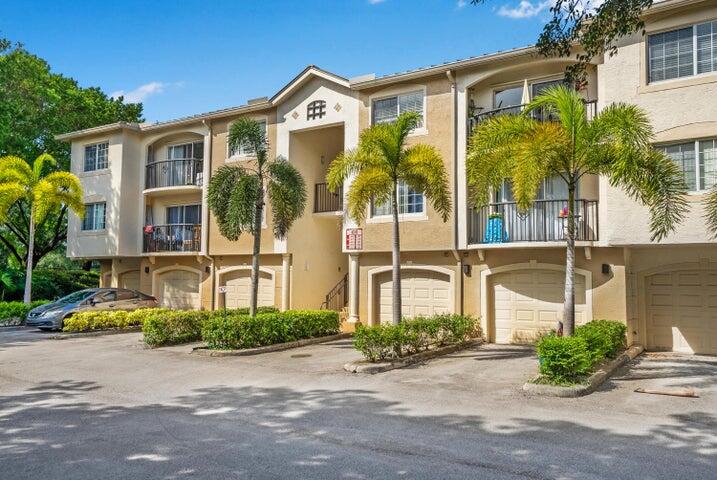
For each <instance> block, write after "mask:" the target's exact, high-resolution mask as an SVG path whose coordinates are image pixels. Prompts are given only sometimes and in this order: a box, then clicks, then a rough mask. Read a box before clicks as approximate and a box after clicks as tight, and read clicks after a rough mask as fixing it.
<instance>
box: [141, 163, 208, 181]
mask: <svg viewBox="0 0 717 480" xmlns="http://www.w3.org/2000/svg"><path fill="white" fill-rule="evenodd" d="M203 166H204V161H203V160H198V159H196V158H186V159H181V160H161V161H159V162H152V163H150V164H147V170H146V173H147V175H146V179H145V188H161V187H181V186H185V185H196V186H198V187H200V186H201V185H202V169H203Z"/></svg>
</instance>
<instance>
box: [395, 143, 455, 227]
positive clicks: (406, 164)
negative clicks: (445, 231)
mask: <svg viewBox="0 0 717 480" xmlns="http://www.w3.org/2000/svg"><path fill="white" fill-rule="evenodd" d="M398 176H399V178H400V179H402V180H404V181H405V182H406V183H407V184H408V185H409V186H410V187H411V188H413V189H414V190H416V191H419V192H423V193H424V194H425V195H426V198H428V200H429V201H430V202H431V204H432V205H433V209H434V210H435V211H436V212H438V213H439V214H440V215H441V218H442V219H443V221H444V222H446V221H448V218H449V216H450V214H451V189H450V185H449V181H448V173H447V172H446V168H445V166H444V165H443V159H442V158H441V155H440V154H439V153H438V151H437V150H436V148H435V147H434V146H432V145H424V144H418V145H414V146H412V147H410V148H408V149H406V152H405V153H404V155H403V158H402V160H401V163H400V165H399V171H398Z"/></svg>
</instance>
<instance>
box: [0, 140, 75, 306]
mask: <svg viewBox="0 0 717 480" xmlns="http://www.w3.org/2000/svg"><path fill="white" fill-rule="evenodd" d="M56 166H57V162H56V161H55V159H54V158H52V156H51V155H49V154H47V153H45V154H42V155H40V156H39V157H37V158H36V159H35V161H34V162H33V164H32V166H30V165H29V164H28V163H27V162H26V161H25V160H23V159H22V158H20V157H15V156H5V157H2V158H0V221H1V220H4V219H5V217H6V215H7V211H8V210H9V209H10V207H11V206H12V205H14V204H16V203H17V202H24V203H25V204H27V205H29V210H30V212H29V224H28V232H29V245H28V258H27V262H26V267H25V272H26V273H25V295H24V298H23V300H24V302H25V303H27V304H30V302H31V301H32V269H33V265H34V264H33V261H32V254H33V251H34V248H33V247H34V242H35V229H36V228H37V226H38V225H41V224H42V222H44V221H45V219H46V218H47V216H48V215H49V214H50V213H52V212H55V211H57V210H60V209H61V208H62V207H63V206H64V207H67V208H69V209H70V210H72V211H73V212H75V213H77V215H79V216H82V215H83V214H84V211H85V205H84V203H83V202H82V200H83V194H82V185H81V184H80V180H79V179H78V178H77V177H76V176H74V175H73V174H71V173H70V172H61V171H50V172H48V170H50V169H52V168H54V167H56Z"/></svg>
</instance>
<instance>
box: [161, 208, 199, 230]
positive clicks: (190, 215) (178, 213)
mask: <svg viewBox="0 0 717 480" xmlns="http://www.w3.org/2000/svg"><path fill="white" fill-rule="evenodd" d="M201 216H202V206H201V205H177V206H176V207H167V224H168V225H183V224H184V225H199V224H200V223H201Z"/></svg>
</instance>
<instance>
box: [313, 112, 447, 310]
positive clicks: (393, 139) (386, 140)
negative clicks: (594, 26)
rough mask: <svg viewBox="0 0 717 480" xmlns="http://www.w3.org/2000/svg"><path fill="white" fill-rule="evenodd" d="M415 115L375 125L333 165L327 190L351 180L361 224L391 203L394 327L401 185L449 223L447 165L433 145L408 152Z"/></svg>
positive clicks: (353, 207) (352, 209) (354, 213)
mask: <svg viewBox="0 0 717 480" xmlns="http://www.w3.org/2000/svg"><path fill="white" fill-rule="evenodd" d="M420 121H421V116H420V115H419V114H417V113H415V112H407V113H404V114H401V115H400V116H399V117H398V119H397V120H396V121H395V122H392V123H381V124H377V125H373V126H372V127H370V128H368V129H366V130H364V131H363V132H362V133H361V136H360V138H359V143H358V146H357V148H355V149H353V150H347V151H345V152H343V153H341V154H340V155H339V156H338V157H336V159H335V160H334V161H333V162H331V165H330V166H329V171H328V173H327V176H326V181H327V183H328V187H329V189H331V190H332V191H336V190H337V189H338V188H339V187H341V186H342V185H343V183H344V180H346V179H347V178H352V177H353V180H352V182H351V187H350V188H349V191H348V196H347V200H348V213H349V216H350V217H351V218H353V219H354V220H355V221H356V222H357V223H362V222H363V221H364V219H365V217H366V212H367V210H368V208H369V204H370V203H371V202H372V201H373V202H374V203H375V204H385V203H387V202H390V204H391V213H392V215H393V246H392V263H393V270H392V286H393V316H392V320H393V323H394V324H398V323H399V322H400V321H401V241H400V238H399V229H398V214H399V211H398V184H399V182H403V183H405V184H406V186H408V187H409V188H412V189H414V190H416V191H419V192H423V193H424V194H425V196H426V198H427V199H428V200H430V201H431V203H432V205H433V208H434V210H436V212H438V214H439V215H440V216H441V217H442V218H443V221H444V222H446V221H448V217H449V216H450V213H451V194H450V188H449V186H448V173H447V172H446V168H445V166H444V165H443V159H442V158H441V155H440V154H439V153H438V151H437V150H436V149H435V148H434V147H433V146H431V145H423V144H420V143H419V144H415V145H412V146H410V147H407V146H406V138H407V137H408V135H409V134H410V133H411V131H412V130H413V129H414V128H416V127H417V126H418V125H419V122H420Z"/></svg>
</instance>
